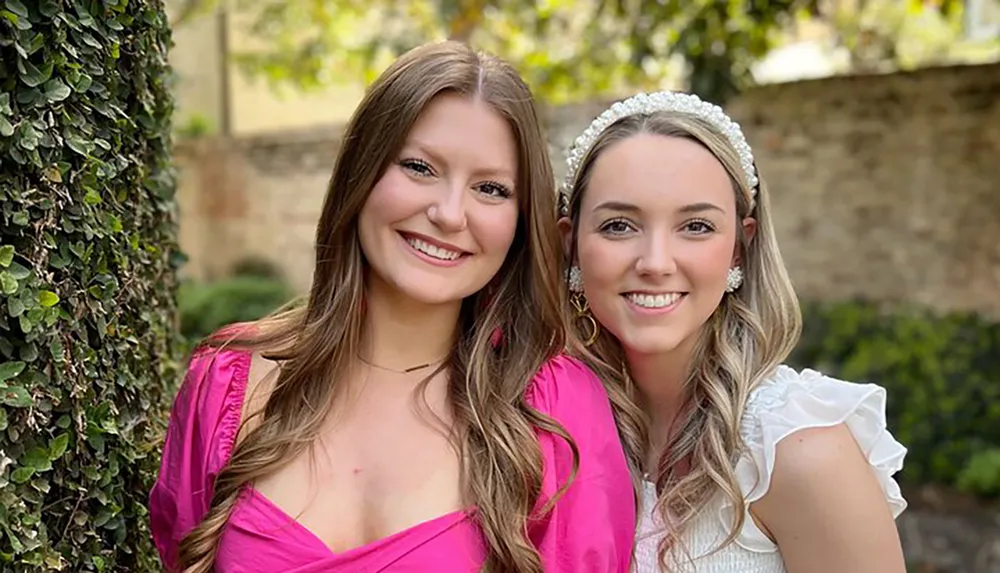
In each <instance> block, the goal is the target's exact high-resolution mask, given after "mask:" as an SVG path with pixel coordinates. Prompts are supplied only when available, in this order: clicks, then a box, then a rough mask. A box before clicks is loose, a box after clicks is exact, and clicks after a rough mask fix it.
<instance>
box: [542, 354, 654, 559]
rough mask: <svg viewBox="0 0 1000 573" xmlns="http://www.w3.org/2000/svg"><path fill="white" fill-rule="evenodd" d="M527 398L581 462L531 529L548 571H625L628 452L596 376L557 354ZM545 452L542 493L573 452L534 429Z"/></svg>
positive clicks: (567, 472)
mask: <svg viewBox="0 0 1000 573" xmlns="http://www.w3.org/2000/svg"><path fill="white" fill-rule="evenodd" d="M527 399H528V403H529V404H530V405H531V406H533V407H534V408H535V409H537V410H538V411H540V412H541V413H543V414H546V415H548V416H550V417H551V418H553V419H554V420H555V421H556V422H558V423H559V425H560V426H562V428H563V429H564V430H566V432H567V433H568V434H569V436H570V437H571V438H572V439H573V442H574V443H575V444H576V447H577V449H578V450H579V453H580V460H579V468H578V470H577V473H576V476H575V478H573V480H572V483H571V484H570V486H569V489H568V490H567V491H566V492H565V493H564V494H563V495H562V497H560V498H558V500H557V501H556V504H555V507H554V508H553V509H552V511H551V513H549V514H548V515H547V516H546V517H545V518H544V519H543V520H541V521H540V522H539V523H537V524H535V526H534V527H533V528H532V530H531V533H532V541H534V543H535V546H536V547H537V548H538V550H539V551H540V553H541V556H542V562H543V566H544V569H545V571H546V572H547V573H611V572H620V573H627V572H628V571H629V567H630V565H631V559H632V545H633V541H634V538H635V529H636V509H635V494H634V489H633V486H632V480H631V477H630V474H629V469H628V464H627V463H626V461H625V453H624V451H623V450H622V445H621V441H620V439H619V437H618V431H617V428H616V426H615V421H614V417H613V415H612V412H611V404H610V402H609V400H608V396H607V393H606V392H605V390H604V387H603V386H602V385H601V382H600V380H599V379H598V378H597V376H596V375H595V374H594V373H593V371H591V370H590V369H589V368H588V367H587V366H585V365H584V364H582V363H581V362H579V361H577V360H575V359H573V358H569V357H566V356H559V357H556V358H554V359H552V360H550V361H549V362H548V363H546V364H545V366H544V367H543V368H542V369H541V370H540V371H539V373H538V375H537V376H536V377H535V380H534V381H533V383H532V385H531V386H530V387H529V389H528V393H527ZM539 443H540V445H541V450H542V456H543V457H544V458H545V474H544V478H543V488H542V492H543V496H542V497H543V499H542V500H540V503H542V502H544V501H545V500H548V499H551V496H553V495H554V494H555V493H556V492H557V490H558V489H559V488H560V487H561V486H563V484H565V483H566V482H567V481H568V480H570V478H571V474H572V471H573V452H572V449H571V448H570V445H569V444H568V443H567V442H566V441H565V440H564V439H563V438H561V437H559V436H556V435H552V434H549V433H547V432H539Z"/></svg>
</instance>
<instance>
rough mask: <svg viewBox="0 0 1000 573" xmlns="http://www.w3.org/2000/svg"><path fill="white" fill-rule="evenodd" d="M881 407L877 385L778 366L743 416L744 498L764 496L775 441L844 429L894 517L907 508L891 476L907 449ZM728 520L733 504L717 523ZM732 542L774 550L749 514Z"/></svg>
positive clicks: (740, 471) (739, 474)
mask: <svg viewBox="0 0 1000 573" xmlns="http://www.w3.org/2000/svg"><path fill="white" fill-rule="evenodd" d="M885 404H886V391H885V389H884V388H882V387H881V386H878V385H876V384H859V383H853V382H844V381H842V380H837V379H834V378H830V377H828V376H824V375H822V374H820V373H819V372H816V371H814V370H809V369H806V370H803V371H802V372H801V373H799V372H796V371H795V370H794V369H792V368H790V367H788V366H779V367H778V369H777V370H776V372H775V374H774V375H773V376H771V377H770V378H768V379H767V380H765V381H764V382H763V383H761V385H760V386H759V387H758V388H756V389H755V390H754V391H753V393H752V394H751V396H750V399H749V401H748V403H747V408H746V413H745V415H744V417H743V423H742V434H743V439H744V440H745V442H746V445H747V448H748V453H747V455H744V456H743V457H742V458H741V459H740V460H739V461H738V462H737V464H736V479H737V480H738V482H739V484H740V487H741V489H742V490H743V497H744V499H746V501H747V503H748V504H749V503H753V502H754V501H757V500H759V499H760V498H762V497H764V494H765V493H767V489H768V487H769V485H770V483H771V474H772V472H773V471H774V457H775V449H776V447H777V445H778V442H780V441H781V440H783V439H784V438H786V437H788V436H789V435H791V434H793V433H795V432H797V431H799V430H804V429H807V428H821V427H829V426H835V425H837V424H846V425H847V427H848V428H849V429H850V431H851V433H852V434H853V435H854V439H855V440H856V441H857V443H858V446H859V447H860V448H861V451H862V452H864V454H865V456H866V457H867V458H868V463H869V464H871V466H872V468H873V469H874V471H875V474H876V476H877V477H878V480H879V483H880V484H881V486H882V491H883V492H884V493H885V497H886V500H887V501H888V503H889V507H890V508H891V510H892V516H893V518H896V517H898V516H899V514H900V513H902V512H903V510H904V509H906V500H905V499H903V496H902V493H901V492H900V490H899V484H897V483H896V480H895V479H894V478H893V477H892V476H893V474H895V473H896V472H898V471H899V470H901V469H902V468H903V459H904V458H905V457H906V447H904V446H903V444H901V443H899V442H898V441H896V439H895V438H894V437H893V436H892V434H890V433H889V431H888V430H887V429H886V417H885ZM758 470H759V473H758ZM732 515H733V506H732V504H730V503H726V504H724V505H723V507H722V509H721V511H720V518H721V520H722V524H723V526H724V527H725V529H726V530H728V529H729V527H730V525H731V524H732ZM736 543H738V544H739V545H740V546H742V547H743V548H745V549H747V550H749V551H756V552H763V553H771V552H774V551H777V549H778V548H777V546H776V545H775V544H774V542H772V541H771V540H770V539H769V538H768V537H767V535H765V534H764V532H762V531H761V530H760V528H758V527H757V525H756V524H755V523H754V521H753V519H752V518H751V517H750V514H749V511H748V512H747V515H746V519H745V520H744V523H743V529H742V530H741V531H740V534H739V536H738V537H737V539H736Z"/></svg>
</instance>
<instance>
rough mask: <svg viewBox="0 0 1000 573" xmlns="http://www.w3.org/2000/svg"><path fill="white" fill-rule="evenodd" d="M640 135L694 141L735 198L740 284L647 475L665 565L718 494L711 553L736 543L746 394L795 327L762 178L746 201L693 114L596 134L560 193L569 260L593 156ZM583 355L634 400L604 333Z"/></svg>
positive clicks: (713, 133)
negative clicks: (662, 526)
mask: <svg viewBox="0 0 1000 573" xmlns="http://www.w3.org/2000/svg"><path fill="white" fill-rule="evenodd" d="M640 133H649V134H656V135H662V136H665V137H679V138H684V139H688V140H691V141H694V142H696V143H698V144H700V145H702V146H703V147H704V148H706V149H707V150H708V151H710V152H711V153H712V155H714V156H715V157H716V159H718V160H719V162H720V163H721V164H722V165H723V167H725V169H726V172H727V173H728V174H729V179H730V181H731V182H732V186H733V192H734V194H735V197H736V223H737V225H736V228H737V230H738V237H737V241H738V247H739V249H740V252H741V254H742V257H741V266H742V268H743V273H744V281H743V285H742V287H741V288H740V289H739V290H737V291H736V292H734V293H728V294H726V295H725V296H724V297H723V299H722V302H721V303H720V305H719V307H718V308H717V309H716V310H715V312H714V313H713V314H712V316H711V317H710V318H709V319H708V321H707V322H706V324H705V325H704V328H703V329H702V330H701V333H700V335H699V339H698V341H697V344H696V346H695V350H694V355H693V357H692V360H691V368H690V370H689V371H688V373H687V378H686V380H684V384H685V389H686V392H685V395H686V396H687V399H688V403H687V404H686V405H685V406H687V409H684V410H682V411H684V412H689V414H688V415H687V417H686V418H684V419H683V420H681V421H680V422H679V424H681V425H680V428H679V430H678V431H677V432H675V433H674V434H673V435H672V436H670V437H669V439H668V442H667V444H666V446H665V448H664V449H663V451H662V452H661V453H660V455H659V456H658V459H659V462H658V465H657V467H656V468H654V469H653V471H652V472H651V474H652V476H653V477H654V478H655V479H654V480H653V481H654V482H655V484H656V489H657V491H658V492H659V499H658V502H657V509H656V510H657V511H659V512H660V514H661V515H662V517H663V523H669V524H670V526H669V527H667V528H666V531H665V536H664V537H663V539H662V541H661V542H660V545H659V561H660V563H661V566H663V567H664V568H665V567H666V566H667V565H666V564H667V561H668V559H670V558H672V557H673V558H676V557H677V554H676V553H675V552H674V549H679V550H680V551H682V552H683V553H685V554H687V550H686V549H685V548H684V546H683V543H682V540H683V538H684V535H685V533H686V531H687V530H688V529H689V528H690V526H691V523H692V521H693V520H694V519H695V518H696V517H697V516H698V515H699V513H700V512H701V511H702V510H703V509H705V508H706V507H707V505H708V504H709V502H711V501H712V500H713V499H715V498H716V497H717V496H719V495H722V496H724V497H725V499H726V500H727V501H729V502H730V503H732V504H733V507H734V508H735V512H734V518H733V522H732V523H731V524H730V526H731V529H730V531H729V535H728V537H727V538H726V539H725V540H724V541H723V542H722V543H720V545H719V546H718V547H717V548H716V550H718V549H721V548H722V547H725V546H726V545H728V544H729V543H731V542H732V541H733V540H735V538H736V536H737V534H738V532H739V531H740V528H742V526H743V523H744V519H745V514H746V511H745V510H746V506H747V504H746V502H745V501H744V499H743V495H742V492H741V490H740V487H739V483H738V482H737V481H736V475H735V469H734V467H735V462H736V461H737V460H738V458H739V456H740V455H741V453H742V452H743V451H744V447H745V444H744V443H743V440H742V438H741V436H740V425H741V421H742V417H743V412H744V410H745V408H746V404H747V399H748V397H749V395H750V392H751V391H752V390H753V389H754V388H755V387H756V386H757V385H758V384H759V383H760V382H761V380H763V379H764V378H766V377H767V376H768V375H770V374H771V373H772V372H773V371H774V370H775V368H776V367H777V366H778V365H779V364H780V363H781V362H783V361H784V360H785V359H786V358H787V356H788V355H789V353H790V352H791V351H792V349H793V348H794V346H795V344H796V343H797V341H798V339H799V335H800V333H801V329H802V325H801V314H800V310H799V302H798V298H797V297H796V295H795V291H794V289H793V287H792V282H791V279H790V278H789V276H788V272H787V271H786V269H785V264H784V262H783V260H782V258H781V252H780V250H779V248H778V241H777V238H776V237H775V232H774V224H773V222H772V220H771V206H770V202H769V198H768V191H767V188H766V185H765V184H764V182H763V180H761V181H760V183H759V185H758V188H757V194H756V197H752V196H751V193H750V192H751V190H750V189H749V188H748V187H747V184H746V177H745V176H744V172H743V169H742V167H741V165H740V159H739V155H738V153H737V151H736V150H735V149H734V148H733V146H732V145H731V144H730V143H729V140H728V139H727V138H726V137H725V136H724V135H723V134H722V133H721V132H720V131H719V130H718V129H717V128H716V127H715V126H713V125H712V124H711V123H709V122H707V121H704V120H703V119H701V118H699V117H696V116H692V115H688V114H684V113H680V112H673V111H659V112H656V113H652V114H641V115H632V116H628V117H625V118H623V119H621V120H619V121H617V122H616V123H614V124H612V125H610V126H609V127H608V128H607V129H606V130H605V131H604V132H603V133H602V134H601V135H600V136H599V138H598V139H597V140H596V142H595V143H594V145H593V146H592V147H591V149H590V150H589V152H588V153H587V154H586V155H585V156H584V158H583V160H582V162H581V165H580V169H579V172H578V175H577V177H576V180H575V181H574V182H573V185H572V188H571V189H570V191H569V193H568V195H563V196H562V197H561V200H562V201H563V203H564V205H565V207H566V210H567V212H568V216H569V218H570V220H571V221H572V224H573V230H572V245H573V247H572V248H571V249H570V251H571V253H570V257H571V259H575V251H576V243H577V235H578V221H579V214H580V205H581V202H582V199H583V196H584V194H585V193H586V191H587V184H588V181H589V179H590V174H591V172H592V171H593V166H594V163H595V161H596V160H597V158H598V157H599V156H600V154H601V153H602V152H603V151H604V150H606V149H607V148H608V147H610V146H612V145H614V144H615V143H617V142H619V141H622V140H624V139H626V138H628V137H631V136H634V135H636V134H640ZM746 217H753V218H755V219H756V220H757V232H756V235H755V236H754V237H753V238H752V240H751V239H750V238H749V237H747V236H746V235H745V233H744V232H743V225H742V224H741V222H742V221H743V219H744V218H746ZM578 335H581V336H582V335H583V333H578ZM589 351H590V354H591V356H592V357H594V359H595V360H596V361H597V363H598V365H597V366H596V367H595V368H596V369H598V370H599V372H600V373H601V375H602V376H606V377H608V378H609V379H611V380H613V381H614V382H615V383H616V384H617V385H618V386H620V387H621V389H622V392H623V393H624V394H625V395H627V396H630V397H631V398H632V399H633V400H634V401H636V402H637V401H638V391H637V389H636V387H635V385H634V383H633V382H632V380H631V378H630V377H629V376H628V369H627V364H626V362H625V356H624V352H623V349H622V347H621V344H620V343H619V342H618V340H617V339H616V338H615V337H614V336H612V335H611V334H610V333H608V332H607V331H606V330H605V331H603V332H602V333H601V335H600V336H599V337H598V339H597V340H596V341H595V342H594V344H593V345H592V346H591V347H590V348H589ZM623 434H624V432H623ZM687 557H688V558H689V559H690V558H691V556H690V555H689V554H688V555H687ZM665 570H666V569H665Z"/></svg>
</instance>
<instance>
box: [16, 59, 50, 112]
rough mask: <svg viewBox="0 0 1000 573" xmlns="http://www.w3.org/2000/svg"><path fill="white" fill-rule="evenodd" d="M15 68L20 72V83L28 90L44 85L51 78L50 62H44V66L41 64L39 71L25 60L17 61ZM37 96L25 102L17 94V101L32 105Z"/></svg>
mask: <svg viewBox="0 0 1000 573" xmlns="http://www.w3.org/2000/svg"><path fill="white" fill-rule="evenodd" d="M17 67H18V70H19V71H20V72H21V81H22V82H24V85H26V86H28V87H29V88H34V87H38V86H40V85H42V84H44V83H45V82H47V81H49V78H51V77H52V69H53V63H52V62H51V61H47V62H45V63H44V64H42V67H41V69H39V68H36V67H35V66H34V64H32V63H31V62H29V61H27V60H18V61H17ZM36 93H37V94H38V95H41V92H36ZM38 95H35V96H33V97H32V99H31V100H28V101H25V100H24V99H22V98H21V96H20V93H19V94H18V101H19V102H21V103H33V102H34V99H35V98H37V97H38Z"/></svg>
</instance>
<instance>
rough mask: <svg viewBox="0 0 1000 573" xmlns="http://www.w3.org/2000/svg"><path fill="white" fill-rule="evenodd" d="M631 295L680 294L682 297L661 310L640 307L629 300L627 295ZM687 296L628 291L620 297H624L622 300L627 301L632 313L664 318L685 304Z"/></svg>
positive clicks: (658, 292) (684, 293)
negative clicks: (663, 316)
mask: <svg viewBox="0 0 1000 573" xmlns="http://www.w3.org/2000/svg"><path fill="white" fill-rule="evenodd" d="M629 294H645V295H651V296H657V295H664V294H679V295H680V296H679V297H678V298H677V300H675V301H674V302H672V303H671V304H669V305H667V306H664V307H660V308H648V307H645V306H639V305H637V304H635V303H634V302H632V301H631V300H629V298H628V297H627V296H626V295H629ZM687 295H688V293H686V292H680V291H666V292H664V291H647V290H630V291H626V292H623V293H621V295H620V296H621V297H622V300H624V301H625V305H626V306H627V307H628V308H629V309H630V310H631V311H632V312H634V313H636V314H641V315H643V316H662V315H664V314H669V313H671V312H673V311H674V310H676V309H677V307H679V306H680V305H681V303H683V302H684V299H686V298H687Z"/></svg>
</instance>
